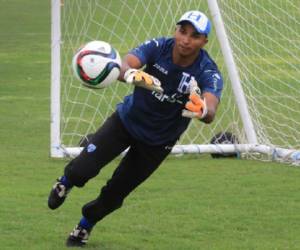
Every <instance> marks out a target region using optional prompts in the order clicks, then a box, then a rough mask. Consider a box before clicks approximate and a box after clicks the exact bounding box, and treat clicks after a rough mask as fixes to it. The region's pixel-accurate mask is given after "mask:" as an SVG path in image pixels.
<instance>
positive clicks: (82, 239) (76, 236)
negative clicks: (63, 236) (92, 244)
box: [66, 225, 91, 247]
mask: <svg viewBox="0 0 300 250" xmlns="http://www.w3.org/2000/svg"><path fill="white" fill-rule="evenodd" d="M90 233H91V229H90V230H87V229H85V228H83V227H81V226H80V225H76V227H75V228H74V229H73V231H72V232H71V233H70V235H69V237H68V238H67V241H66V246H67V247H83V246H85V245H86V243H87V241H88V238H89V236H90Z"/></svg>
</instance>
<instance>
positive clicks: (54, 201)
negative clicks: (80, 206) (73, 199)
mask: <svg viewBox="0 0 300 250" xmlns="http://www.w3.org/2000/svg"><path fill="white" fill-rule="evenodd" d="M71 189H72V186H67V185H66V184H65V177H64V176H62V177H60V178H58V179H57V182H56V183H55V184H54V186H53V187H52V189H51V192H50V194H49V197H48V207H49V208H50V209H56V208H58V207H59V206H60V205H61V204H63V203H64V201H65V199H66V197H67V195H68V193H69V192H70V191H71Z"/></svg>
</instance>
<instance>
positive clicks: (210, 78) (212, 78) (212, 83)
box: [200, 67, 223, 99]
mask: <svg viewBox="0 0 300 250" xmlns="http://www.w3.org/2000/svg"><path fill="white" fill-rule="evenodd" d="M200 83H201V91H202V93H204V92H210V93H212V94H213V95H215V96H216V97H218V98H219V99H220V97H221V94H222V90H223V77H222V75H221V73H220V72H219V71H218V69H217V68H216V67H211V68H207V69H205V70H204V72H203V74H202V77H201V79H200Z"/></svg>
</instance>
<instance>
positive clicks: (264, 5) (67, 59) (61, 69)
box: [50, 0, 300, 165]
mask: <svg viewBox="0 0 300 250" xmlns="http://www.w3.org/2000/svg"><path fill="white" fill-rule="evenodd" d="M192 9H196V10H201V11H203V12H205V13H206V14H207V15H208V16H209V17H210V19H211V20H212V22H213V31H212V34H211V35H210V36H209V43H208V44H207V46H206V49H207V50H208V52H209V53H210V55H211V56H212V58H213V59H214V60H215V61H216V63H217V64H218V66H219V68H220V71H221V72H222V74H223V77H224V83H225V84H224V85H225V86H224V91H223V96H222V101H221V104H220V107H219V110H218V112H217V117H216V119H215V121H214V123H213V124H211V125H204V124H203V123H199V122H197V121H193V122H192V123H191V125H190V126H189V128H188V130H187V131H186V132H185V133H184V135H183V136H182V138H181V139H180V141H179V142H178V144H177V145H176V146H175V147H174V149H173V151H172V153H175V154H183V153H232V152H235V153H238V155H241V156H242V157H247V158H255V159H261V160H279V161H282V162H286V163H292V164H295V165H298V164H300V87H299V86H300V28H299V27H300V15H299V13H300V6H299V4H297V0H286V1H280V0H265V1H249V0H240V1H235V0H189V1H182V0H171V1H166V0H152V1H147V0H136V1H127V0H115V1H111V0H88V1H87V0H51V127H50V130H51V136H50V137H51V138H50V144H51V145H50V146H51V150H50V151H51V152H50V154H51V157H66V156H71V157H74V156H76V155H78V154H79V152H80V151H81V150H82V148H81V147H80V145H79V141H80V140H81V139H82V138H84V137H85V136H87V135H89V134H92V133H93V132H95V130H96V129H97V128H98V127H99V126H100V125H101V123H102V122H103V121H104V120H105V118H106V117H107V116H108V115H109V114H111V113H112V112H113V110H114V109H115V106H116V104H117V103H119V102H121V101H122V99H123V97H124V96H125V95H127V94H129V93H130V92H131V91H132V87H130V86H126V85H125V84H122V83H119V82H116V83H114V84H112V85H111V86H109V87H108V88H105V89H103V90H91V89H87V88H85V87H83V86H82V85H81V84H80V83H79V82H78V81H77V80H76V78H75V77H74V76H73V74H72V69H71V60H72V56H73V55H74V53H75V51H76V49H77V48H78V47H79V46H80V45H81V44H83V43H86V42H88V41H91V40H104V41H107V42H109V43H111V44H112V45H113V46H114V47H115V48H116V49H117V50H118V51H119V52H120V54H121V56H124V55H125V54H126V53H127V52H128V50H129V49H131V48H133V47H134V46H136V45H138V44H140V43H142V42H144V41H145V40H147V39H149V38H154V37H159V36H171V35H172V34H173V31H174V27H175V23H176V20H178V18H179V17H180V16H181V15H182V14H183V13H184V12H185V11H188V10H192ZM220 132H230V133H232V134H234V135H235V136H236V138H237V141H236V142H235V143H234V144H211V139H212V137H214V136H215V135H216V134H218V133H220Z"/></svg>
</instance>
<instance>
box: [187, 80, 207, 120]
mask: <svg viewBox="0 0 300 250" xmlns="http://www.w3.org/2000/svg"><path fill="white" fill-rule="evenodd" d="M200 95H201V91H200V89H199V87H198V85H197V82H196V81H195V80H193V81H192V83H191V85H190V96H189V99H190V101H188V102H187V103H186V104H185V108H186V109H184V110H182V116H184V117H188V118H198V119H203V118H204V117H205V116H206V115H207V105H206V101H205V98H204V99H202V98H201V96H200Z"/></svg>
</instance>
